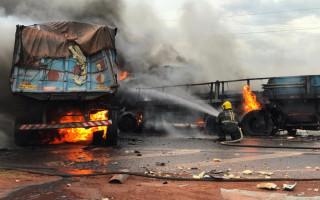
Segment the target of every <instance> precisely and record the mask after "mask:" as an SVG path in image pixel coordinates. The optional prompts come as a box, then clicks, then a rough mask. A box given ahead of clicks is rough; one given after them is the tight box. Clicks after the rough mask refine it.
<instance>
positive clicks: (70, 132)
mask: <svg viewBox="0 0 320 200" xmlns="http://www.w3.org/2000/svg"><path fill="white" fill-rule="evenodd" d="M75 114H77V113H76V112H74V113H73V112H71V113H67V115H66V116H64V117H62V118H61V119H60V121H59V123H67V122H84V121H85V119H84V117H83V116H82V115H75ZM107 114H108V110H102V111H99V112H97V113H94V114H90V121H97V120H107V119H108V117H107ZM107 128H108V127H107V126H97V127H92V128H87V129H86V128H64V129H58V132H59V134H60V137H59V138H55V139H54V141H53V142H51V144H61V143H64V142H79V141H90V140H92V138H93V133H94V132H96V131H104V133H103V138H106V134H107Z"/></svg>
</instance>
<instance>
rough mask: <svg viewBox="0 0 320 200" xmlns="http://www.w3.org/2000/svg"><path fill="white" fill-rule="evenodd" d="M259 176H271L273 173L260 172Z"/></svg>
mask: <svg viewBox="0 0 320 200" xmlns="http://www.w3.org/2000/svg"><path fill="white" fill-rule="evenodd" d="M257 174H261V175H267V176H271V175H273V172H265V171H258V172H257Z"/></svg>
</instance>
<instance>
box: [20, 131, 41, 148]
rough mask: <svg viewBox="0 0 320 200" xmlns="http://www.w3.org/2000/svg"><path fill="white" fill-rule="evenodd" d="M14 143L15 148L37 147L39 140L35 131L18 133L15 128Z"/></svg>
mask: <svg viewBox="0 0 320 200" xmlns="http://www.w3.org/2000/svg"><path fill="white" fill-rule="evenodd" d="M14 142H15V144H16V145H17V146H29V145H39V144H41V138H40V137H39V133H38V132H37V131H20V130H19V129H17V128H16V127H15V129H14Z"/></svg>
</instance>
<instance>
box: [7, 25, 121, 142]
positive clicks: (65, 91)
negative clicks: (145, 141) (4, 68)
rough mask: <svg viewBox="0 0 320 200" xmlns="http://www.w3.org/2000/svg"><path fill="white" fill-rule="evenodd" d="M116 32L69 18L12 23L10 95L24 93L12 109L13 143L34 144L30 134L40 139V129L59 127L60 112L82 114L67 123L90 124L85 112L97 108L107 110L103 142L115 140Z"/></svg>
mask: <svg viewBox="0 0 320 200" xmlns="http://www.w3.org/2000/svg"><path fill="white" fill-rule="evenodd" d="M116 32H117V29H116V28H111V27H108V26H102V25H95V24H88V23H80V22H73V21H66V22H52V23H44V24H35V25H32V26H23V25H17V30H16V37H15V44H14V55H13V64H12V70H11V78H10V83H11V90H12V92H13V93H15V94H17V95H19V96H21V95H22V96H25V97H26V98H24V99H25V105H22V106H21V107H20V108H17V109H18V111H17V113H18V114H17V116H16V130H15V138H16V143H17V144H18V145H21V144H25V143H33V141H32V140H33V139H34V138H33V137H41V136H39V135H38V134H36V132H38V131H39V130H41V131H42V130H44V129H57V128H59V127H61V126H59V122H60V123H61V122H62V121H61V118H62V117H63V116H66V115H70V116H72V115H75V114H74V113H77V115H80V116H81V117H80V118H79V117H78V118H77V120H75V121H72V122H89V121H92V120H90V115H91V114H93V113H96V112H99V111H101V110H108V116H106V118H107V119H108V123H109V124H111V123H112V125H109V128H108V133H107V137H106V140H107V141H108V140H109V141H108V142H109V143H112V144H115V143H116V140H117V139H116V137H117V128H116V126H115V124H116V117H115V116H116V115H117V111H116V109H115V108H113V105H112V101H113V99H114V98H113V97H114V94H115V93H116V91H117V87H118V83H117V72H116V67H117V66H116V48H115V35H116ZM70 113H71V114H70ZM79 113H80V114H79ZM105 123H106V122H105ZM113 124H114V125H113ZM102 125H106V124H103V123H102V122H100V123H94V124H92V123H91V124H90V126H93V127H94V126H102ZM71 126H72V127H74V128H80V127H83V125H80V123H79V124H73V125H71ZM67 127H70V126H67ZM35 135H37V136H35ZM41 139H43V138H41Z"/></svg>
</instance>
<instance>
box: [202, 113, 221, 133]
mask: <svg viewBox="0 0 320 200" xmlns="http://www.w3.org/2000/svg"><path fill="white" fill-rule="evenodd" d="M216 118H217V117H215V116H208V117H207V118H206V119H205V129H204V133H205V134H206V135H217V133H218V124H217V121H216Z"/></svg>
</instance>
